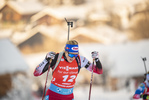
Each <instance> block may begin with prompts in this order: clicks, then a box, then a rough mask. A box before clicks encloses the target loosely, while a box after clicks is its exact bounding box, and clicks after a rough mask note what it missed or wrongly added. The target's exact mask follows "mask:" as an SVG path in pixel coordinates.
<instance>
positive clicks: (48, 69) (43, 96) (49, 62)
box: [42, 59, 52, 100]
mask: <svg viewBox="0 0 149 100" xmlns="http://www.w3.org/2000/svg"><path fill="white" fill-rule="evenodd" d="M51 62H52V59H50V61H49V63H50V65H49V68H48V72H47V76H46V81H45V86H44V91H43V95H42V100H43V99H44V96H45V90H46V84H47V79H48V75H49V71H50V66H51Z"/></svg>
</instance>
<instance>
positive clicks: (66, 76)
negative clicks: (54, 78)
mask: <svg viewBox="0 0 149 100" xmlns="http://www.w3.org/2000/svg"><path fill="white" fill-rule="evenodd" d="M63 78H64V79H63V82H66V81H67V82H73V80H74V79H75V78H76V75H72V76H69V75H64V76H63Z"/></svg>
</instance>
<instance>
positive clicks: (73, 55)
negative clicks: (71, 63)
mask: <svg viewBox="0 0 149 100" xmlns="http://www.w3.org/2000/svg"><path fill="white" fill-rule="evenodd" d="M68 56H69V57H71V58H73V57H75V58H76V57H77V56H78V54H71V53H69V52H68Z"/></svg>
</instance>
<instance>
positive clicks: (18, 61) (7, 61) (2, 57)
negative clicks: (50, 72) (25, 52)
mask: <svg viewBox="0 0 149 100" xmlns="http://www.w3.org/2000/svg"><path fill="white" fill-rule="evenodd" d="M0 47H1V49H0V74H4V73H14V72H17V71H22V72H24V71H26V70H27V69H28V68H29V67H28V65H27V63H26V62H25V60H24V58H23V56H22V54H21V53H20V51H19V50H18V49H17V47H16V46H15V45H14V44H13V43H12V42H11V41H10V40H9V39H1V40H0Z"/></svg>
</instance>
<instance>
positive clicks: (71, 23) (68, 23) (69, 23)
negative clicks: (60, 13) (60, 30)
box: [65, 18, 73, 40]
mask: <svg viewBox="0 0 149 100" xmlns="http://www.w3.org/2000/svg"><path fill="white" fill-rule="evenodd" d="M65 21H66V22H67V25H68V40H69V32H70V25H71V27H73V22H68V21H67V19H66V18H65Z"/></svg>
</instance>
